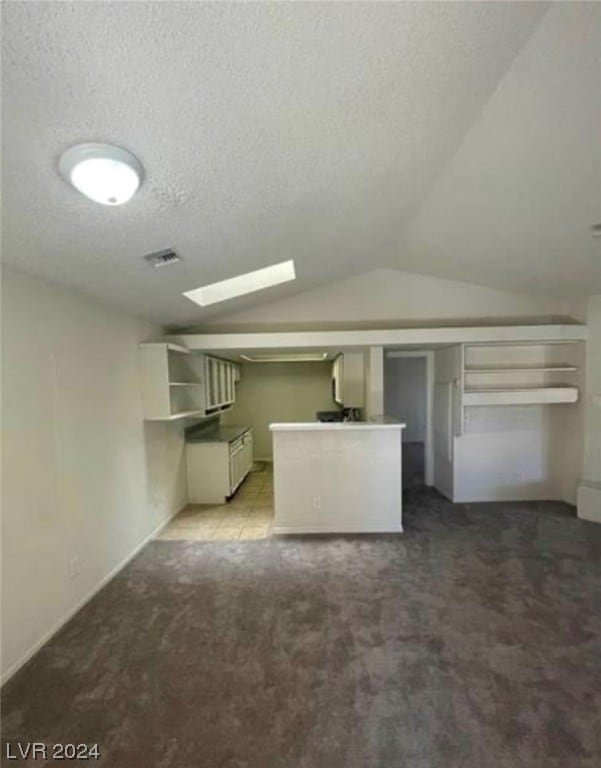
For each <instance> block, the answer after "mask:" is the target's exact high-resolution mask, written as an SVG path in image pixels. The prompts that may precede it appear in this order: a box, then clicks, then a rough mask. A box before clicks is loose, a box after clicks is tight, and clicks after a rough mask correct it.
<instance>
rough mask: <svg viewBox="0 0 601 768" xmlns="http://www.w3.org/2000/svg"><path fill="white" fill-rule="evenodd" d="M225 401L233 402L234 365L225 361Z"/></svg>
mask: <svg viewBox="0 0 601 768" xmlns="http://www.w3.org/2000/svg"><path fill="white" fill-rule="evenodd" d="M225 401H226V403H228V404H229V403H233V402H234V367H233V366H232V364H231V363H226V369H225Z"/></svg>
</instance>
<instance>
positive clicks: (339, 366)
mask: <svg viewBox="0 0 601 768" xmlns="http://www.w3.org/2000/svg"><path fill="white" fill-rule="evenodd" d="M343 360H344V358H343V356H342V355H338V357H337V358H336V359H335V360H334V365H333V366H332V380H333V381H332V394H333V396H334V400H335V401H336V402H337V403H338V404H339V405H342V403H343V400H342V394H343V393H342V377H343V365H344V363H343Z"/></svg>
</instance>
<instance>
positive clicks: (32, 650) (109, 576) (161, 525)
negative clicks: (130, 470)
mask: <svg viewBox="0 0 601 768" xmlns="http://www.w3.org/2000/svg"><path fill="white" fill-rule="evenodd" d="M185 506H187V502H186V504H184V505H183V506H182V507H179V508H178V509H176V510H175V512H173V513H172V514H171V515H169V517H168V518H167V519H166V520H163V522H161V523H159V524H158V525H157V527H156V528H155V529H154V530H153V531H151V532H150V533H149V534H148V536H146V537H145V538H144V540H143V541H142V542H141V543H140V544H138V545H137V546H136V547H135V548H134V549H133V550H132V552H130V553H129V555H127V556H126V557H125V558H124V559H123V560H122V561H121V562H120V563H119V564H118V565H116V566H115V567H114V568H113V569H112V570H110V571H109V572H108V573H107V575H106V576H104V578H102V579H101V580H100V582H99V583H98V584H97V585H96V586H95V587H93V588H92V589H91V590H90V591H89V592H88V593H87V594H86V595H84V597H82V598H81V600H78V601H77V603H75V605H74V606H73V608H71V609H70V610H69V611H67V613H66V614H65V615H64V616H63V617H62V618H61V619H60V620H59V621H58V622H57V623H56V624H55V625H54V626H53V627H52V629H50V630H48V632H46V633H45V634H44V635H43V636H42V637H41V638H40V639H39V640H38V641H36V642H35V643H34V644H33V645H32V647H31V648H29V650H28V651H26V652H25V653H24V654H23V656H22V657H21V658H20V659H19V660H18V661H16V662H15V663H14V664H12V665H11V666H10V667H9V668H8V669H7V670H6V671H5V672H4V674H3V675H2V677H1V678H0V686H2V685H4V683H6V682H7V681H8V680H9V679H10V678H11V677H12V676H13V675H14V674H15V673H16V672H18V670H19V669H21V667H22V666H23V665H24V664H26V663H27V662H28V661H29V659H31V658H32V657H33V656H35V654H36V653H37V652H38V651H39V650H40V648H41V647H42V646H44V645H46V643H47V642H48V641H49V640H50V639H51V638H52V637H53V636H54V635H55V634H56V633H57V632H58V631H59V630H60V629H62V628H63V627H64V626H65V624H66V623H67V622H68V621H69V620H70V619H72V618H73V616H75V614H76V613H77V612H78V611H80V610H81V609H82V608H83V607H84V605H85V604H86V603H88V602H89V601H90V600H91V599H92V598H93V597H94V595H96V594H97V593H98V592H100V590H101V589H102V588H103V587H105V586H106V585H107V584H108V583H109V581H110V580H111V579H112V578H114V577H115V576H116V575H117V574H118V573H119V571H121V570H122V569H123V568H125V566H126V565H127V564H128V563H129V562H130V561H131V560H133V559H134V557H135V556H136V555H137V554H138V552H139V551H140V550H141V549H142V548H143V547H145V546H146V544H148V542H149V541H151V540H152V539H154V537H155V536H157V534H159V533H160V532H161V531H162V530H163V528H165V526H166V525H168V523H170V522H171V520H172V519H173V518H174V517H175V516H176V515H177V514H178V512H181V510H182V509H184V507H185Z"/></svg>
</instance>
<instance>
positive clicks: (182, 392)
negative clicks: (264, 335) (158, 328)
mask: <svg viewBox="0 0 601 768" xmlns="http://www.w3.org/2000/svg"><path fill="white" fill-rule="evenodd" d="M139 359H140V380H141V388H142V400H143V404H144V418H145V419H146V420H148V421H172V420H173V419H185V418H202V417H204V416H210V415H212V414H216V413H221V412H223V411H226V410H227V409H228V408H230V407H231V406H232V404H233V403H234V402H235V400H236V386H235V383H236V381H238V380H239V378H240V375H239V370H238V366H237V365H236V364H235V363H232V362H231V361H229V360H221V359H220V358H218V357H212V356H210V355H205V354H203V353H198V352H196V353H195V352H191V351H190V350H189V349H187V348H186V347H182V346H180V345H177V344H171V343H167V342H148V343H144V344H140V348H139Z"/></svg>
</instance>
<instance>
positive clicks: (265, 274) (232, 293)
mask: <svg viewBox="0 0 601 768" xmlns="http://www.w3.org/2000/svg"><path fill="white" fill-rule="evenodd" d="M295 278H296V273H295V271H294V261H292V260H290V261H281V262H280V263H279V264H273V265H272V266H271V267H264V268H263V269H255V270H254V271H253V272H245V273H244V274H243V275H238V276H237V277H231V278H230V279H229V280H221V281H220V282H218V283H210V284H209V285H203V286H201V287H200V288H195V289H194V290H193V291H184V296H185V297H186V298H187V299H190V300H191V301H193V302H194V303H195V304H199V305H200V306H201V307H207V306H208V305H209V304H216V303H217V302H218V301H226V300H227V299H234V298H235V297H236V296H244V294H246V293H254V292H255V291H260V290H262V289H263V288H271V286H272V285H279V284H280V283H286V282H288V281H289V280H294V279H295Z"/></svg>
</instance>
